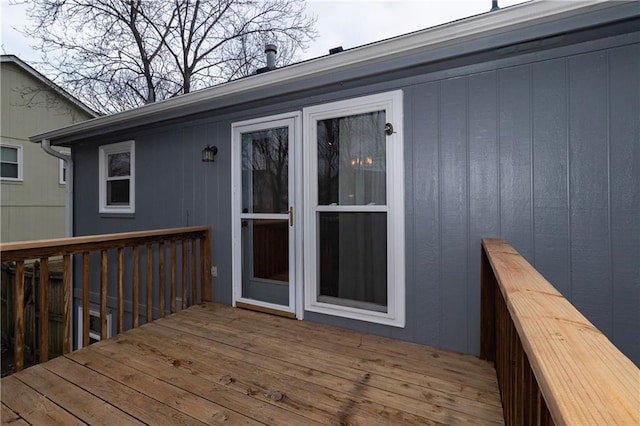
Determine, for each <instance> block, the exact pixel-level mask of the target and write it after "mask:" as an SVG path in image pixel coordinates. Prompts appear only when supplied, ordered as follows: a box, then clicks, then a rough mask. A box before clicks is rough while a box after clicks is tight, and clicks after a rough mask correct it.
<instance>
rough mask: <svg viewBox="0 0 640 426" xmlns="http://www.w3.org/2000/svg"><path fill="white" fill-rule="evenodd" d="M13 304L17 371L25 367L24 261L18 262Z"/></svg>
mask: <svg viewBox="0 0 640 426" xmlns="http://www.w3.org/2000/svg"><path fill="white" fill-rule="evenodd" d="M13 297H14V299H13V300H14V302H13V306H14V309H15V318H14V336H15V339H16V340H15V345H14V347H13V349H14V352H13V357H14V358H13V359H14V362H15V366H16V367H15V368H16V371H20V370H22V368H23V367H24V262H23V261H18V262H16V279H15V292H14V296H13Z"/></svg>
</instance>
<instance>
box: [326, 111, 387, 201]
mask: <svg viewBox="0 0 640 426" xmlns="http://www.w3.org/2000/svg"><path fill="white" fill-rule="evenodd" d="M384 125H385V112H384V111H376V112H370V113H366V114H357V115H351V116H348V117H339V118H331V119H327V120H320V121H318V123H317V136H318V138H317V140H318V204H319V205H332V204H335V205H372V204H374V205H384V204H386V144H385V143H386V138H385V133H384Z"/></svg>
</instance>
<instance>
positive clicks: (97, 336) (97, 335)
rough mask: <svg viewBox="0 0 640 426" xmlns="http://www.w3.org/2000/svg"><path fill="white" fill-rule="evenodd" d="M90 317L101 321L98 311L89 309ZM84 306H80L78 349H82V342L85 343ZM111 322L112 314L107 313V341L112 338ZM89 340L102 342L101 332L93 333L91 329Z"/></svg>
mask: <svg viewBox="0 0 640 426" xmlns="http://www.w3.org/2000/svg"><path fill="white" fill-rule="evenodd" d="M89 317H96V318H98V319H100V311H99V310H98V309H91V308H89ZM82 318H83V316H82V306H78V321H77V324H78V328H77V331H78V332H77V336H78V339H77V340H76V349H82V341H83V336H82ZM111 322H112V314H111V312H109V313H107V339H108V338H109V337H111V334H112V333H111ZM89 338H90V339H95V340H98V341H100V340H102V339H101V338H100V331H98V332H94V331H91V329H89Z"/></svg>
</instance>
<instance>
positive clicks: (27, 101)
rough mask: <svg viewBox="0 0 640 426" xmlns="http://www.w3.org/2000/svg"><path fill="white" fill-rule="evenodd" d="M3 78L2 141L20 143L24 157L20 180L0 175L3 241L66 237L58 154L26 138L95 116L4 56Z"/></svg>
mask: <svg viewBox="0 0 640 426" xmlns="http://www.w3.org/2000/svg"><path fill="white" fill-rule="evenodd" d="M0 81H1V84H2V86H1V88H0V93H2V100H1V105H2V107H1V110H0V115H1V120H2V121H1V123H0V129H1V130H0V132H1V135H0V137H1V143H2V144H7V145H12V146H21V147H22V158H23V164H22V167H23V173H22V181H7V180H2V181H0V185H1V187H0V209H1V212H0V216H2V228H1V230H0V241H2V242H3V243H4V242H12V241H28V240H37V239H44V238H56V237H64V214H65V213H64V212H65V197H64V191H65V187H64V185H61V184H60V176H59V172H60V166H59V164H60V163H59V160H58V159H57V158H54V157H52V156H50V155H48V154H46V153H45V152H44V151H43V150H42V149H41V148H40V146H38V145H36V144H33V143H31V142H29V140H28V138H29V136H31V135H33V134H36V133H41V132H44V131H47V130H51V129H55V128H58V127H62V126H67V125H69V124H73V123H76V122H78V121H81V120H86V119H88V118H91V116H90V115H89V114H87V113H86V112H84V111H82V110H80V109H79V108H78V107H76V106H75V105H72V104H71V103H70V102H68V101H67V100H65V99H63V97H62V96H61V95H59V94H57V93H54V92H53V91H52V90H51V89H49V88H48V87H47V86H46V85H44V84H43V83H42V82H41V81H39V80H37V79H35V78H34V77H33V76H31V75H30V74H29V73H27V72H26V71H25V70H24V69H22V68H21V67H20V66H18V65H16V64H15V63H12V62H4V61H3V62H2V69H1V72H0ZM67 151H68V150H67Z"/></svg>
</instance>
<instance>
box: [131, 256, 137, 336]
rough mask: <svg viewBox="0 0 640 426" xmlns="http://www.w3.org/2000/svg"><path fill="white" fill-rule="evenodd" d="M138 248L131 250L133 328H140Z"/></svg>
mask: <svg viewBox="0 0 640 426" xmlns="http://www.w3.org/2000/svg"><path fill="white" fill-rule="evenodd" d="M138 262H139V254H138V246H133V248H132V250H131V304H132V306H131V327H132V328H136V327H137V326H138V303H139V301H138V278H139V277H138V275H139V274H138Z"/></svg>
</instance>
